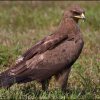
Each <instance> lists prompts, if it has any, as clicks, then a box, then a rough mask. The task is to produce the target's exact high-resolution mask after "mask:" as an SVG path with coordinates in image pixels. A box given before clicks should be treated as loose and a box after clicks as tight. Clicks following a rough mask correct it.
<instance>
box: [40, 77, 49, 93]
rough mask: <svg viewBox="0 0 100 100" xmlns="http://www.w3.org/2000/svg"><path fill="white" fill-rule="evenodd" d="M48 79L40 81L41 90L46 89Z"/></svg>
mask: <svg viewBox="0 0 100 100" xmlns="http://www.w3.org/2000/svg"><path fill="white" fill-rule="evenodd" d="M49 81H50V79H47V80H44V81H42V82H41V84H42V90H44V91H47V90H48V86H49Z"/></svg>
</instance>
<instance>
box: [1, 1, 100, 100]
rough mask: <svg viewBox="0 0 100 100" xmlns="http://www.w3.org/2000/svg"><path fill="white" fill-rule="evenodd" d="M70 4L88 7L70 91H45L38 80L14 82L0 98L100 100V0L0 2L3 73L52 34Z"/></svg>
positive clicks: (81, 24) (3, 91)
mask: <svg viewBox="0 0 100 100" xmlns="http://www.w3.org/2000/svg"><path fill="white" fill-rule="evenodd" d="M71 3H76V4H80V5H81V6H82V7H84V8H85V9H86V18H87V19H86V22H85V23H83V22H80V23H79V24H80V27H81V29H82V32H83V36H84V41H85V45H84V49H83V52H82V54H81V56H80V58H79V59H78V60H77V62H76V63H75V64H74V65H73V68H72V70H71V73H70V77H69V82H68V88H69V92H66V94H64V93H62V92H61V90H59V89H56V88H55V80H54V78H53V79H52V80H51V82H50V90H49V91H48V92H44V91H42V90H41V86H40V84H39V83H36V82H31V83H27V84H21V85H17V84H15V85H13V86H12V87H11V88H9V89H8V90H6V89H3V88H2V89H0V99H6V98H7V99H16V100H18V99H27V98H28V99H50V98H51V99H66V98H67V99H80V98H81V99H100V73H99V72H100V2H96V1H93V2H89V1H88V2H87V1H81V2H79V1H78V2H68V1H63V2H58V1H55V2H53V1H52V2H40V1H38V2H36V1H34V2H33V1H32V2H29V1H27V2H9V1H6V2H2V1H0V72H2V71H4V70H5V69H7V68H9V67H10V66H11V65H12V64H14V62H15V59H16V58H17V57H18V56H19V55H20V54H22V53H23V52H24V51H26V50H27V49H28V48H30V47H31V46H32V45H33V44H34V43H36V42H37V41H39V40H40V39H42V38H43V37H44V36H46V35H48V34H50V33H52V31H53V30H54V29H56V27H57V25H58V24H59V22H60V19H61V17H62V14H63V11H64V9H65V8H66V7H68V6H69V5H70V4H71Z"/></svg>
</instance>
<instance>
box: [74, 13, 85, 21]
mask: <svg viewBox="0 0 100 100" xmlns="http://www.w3.org/2000/svg"><path fill="white" fill-rule="evenodd" d="M74 17H75V18H78V19H83V20H85V15H84V13H82V14H81V15H79V16H74Z"/></svg>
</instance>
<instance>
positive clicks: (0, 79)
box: [0, 62, 25, 88]
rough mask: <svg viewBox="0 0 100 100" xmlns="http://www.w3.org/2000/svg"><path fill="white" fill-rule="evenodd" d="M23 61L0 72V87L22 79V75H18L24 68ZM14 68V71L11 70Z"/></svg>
mask: <svg viewBox="0 0 100 100" xmlns="http://www.w3.org/2000/svg"><path fill="white" fill-rule="evenodd" d="M24 66H25V63H23V62H21V63H18V64H16V65H15V66H13V67H11V68H9V69H8V70H6V71H4V72H2V73H0V87H4V88H9V87H10V86H11V85H13V84H14V83H19V82H21V81H23V80H24V79H23V77H20V76H19V77H18V75H19V73H21V72H22V71H23V69H25V67H24ZM13 70H14V72H12V71H13Z"/></svg>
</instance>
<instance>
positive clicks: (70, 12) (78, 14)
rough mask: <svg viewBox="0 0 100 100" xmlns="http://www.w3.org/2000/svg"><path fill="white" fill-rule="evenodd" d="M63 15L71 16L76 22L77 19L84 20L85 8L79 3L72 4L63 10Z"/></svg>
mask: <svg viewBox="0 0 100 100" xmlns="http://www.w3.org/2000/svg"><path fill="white" fill-rule="evenodd" d="M64 17H65V18H66V17H67V18H72V19H74V20H75V21H76V22H78V20H79V19H83V20H85V10H84V9H83V8H81V7H80V6H79V5H73V6H71V7H70V8H68V9H67V10H66V11H65V13H64Z"/></svg>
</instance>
